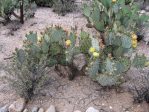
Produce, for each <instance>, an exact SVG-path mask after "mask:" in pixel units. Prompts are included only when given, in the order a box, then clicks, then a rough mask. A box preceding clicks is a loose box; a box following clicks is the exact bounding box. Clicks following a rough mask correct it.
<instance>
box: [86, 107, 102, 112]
mask: <svg viewBox="0 0 149 112" xmlns="http://www.w3.org/2000/svg"><path fill="white" fill-rule="evenodd" d="M86 112H99V110H97V109H95V108H94V107H89V108H88V109H87V110H86Z"/></svg>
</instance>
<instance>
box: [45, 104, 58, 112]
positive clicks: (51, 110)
mask: <svg viewBox="0 0 149 112" xmlns="http://www.w3.org/2000/svg"><path fill="white" fill-rule="evenodd" d="M46 112H56V110H55V106H54V105H51V106H50V107H49V108H48V109H47V111H46Z"/></svg>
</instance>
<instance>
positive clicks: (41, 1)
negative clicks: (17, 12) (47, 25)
mask: <svg viewBox="0 0 149 112" xmlns="http://www.w3.org/2000/svg"><path fill="white" fill-rule="evenodd" d="M35 2H36V4H37V5H38V6H47V7H52V5H53V0H35Z"/></svg>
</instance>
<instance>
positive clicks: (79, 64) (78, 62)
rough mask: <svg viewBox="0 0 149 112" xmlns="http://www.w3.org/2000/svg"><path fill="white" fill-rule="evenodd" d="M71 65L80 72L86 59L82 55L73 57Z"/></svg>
mask: <svg viewBox="0 0 149 112" xmlns="http://www.w3.org/2000/svg"><path fill="white" fill-rule="evenodd" d="M73 65H74V66H75V67H76V68H77V69H78V70H79V71H81V70H82V69H83V68H84V66H85V65H86V58H85V55H84V54H78V55H75V56H74V59H73Z"/></svg>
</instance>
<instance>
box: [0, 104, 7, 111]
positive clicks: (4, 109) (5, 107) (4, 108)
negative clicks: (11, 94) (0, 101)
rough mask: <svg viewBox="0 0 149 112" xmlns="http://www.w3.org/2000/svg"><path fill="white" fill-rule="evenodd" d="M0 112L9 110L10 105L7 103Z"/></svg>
mask: <svg viewBox="0 0 149 112" xmlns="http://www.w3.org/2000/svg"><path fill="white" fill-rule="evenodd" d="M0 112H8V105H5V106H4V107H2V108H0Z"/></svg>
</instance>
